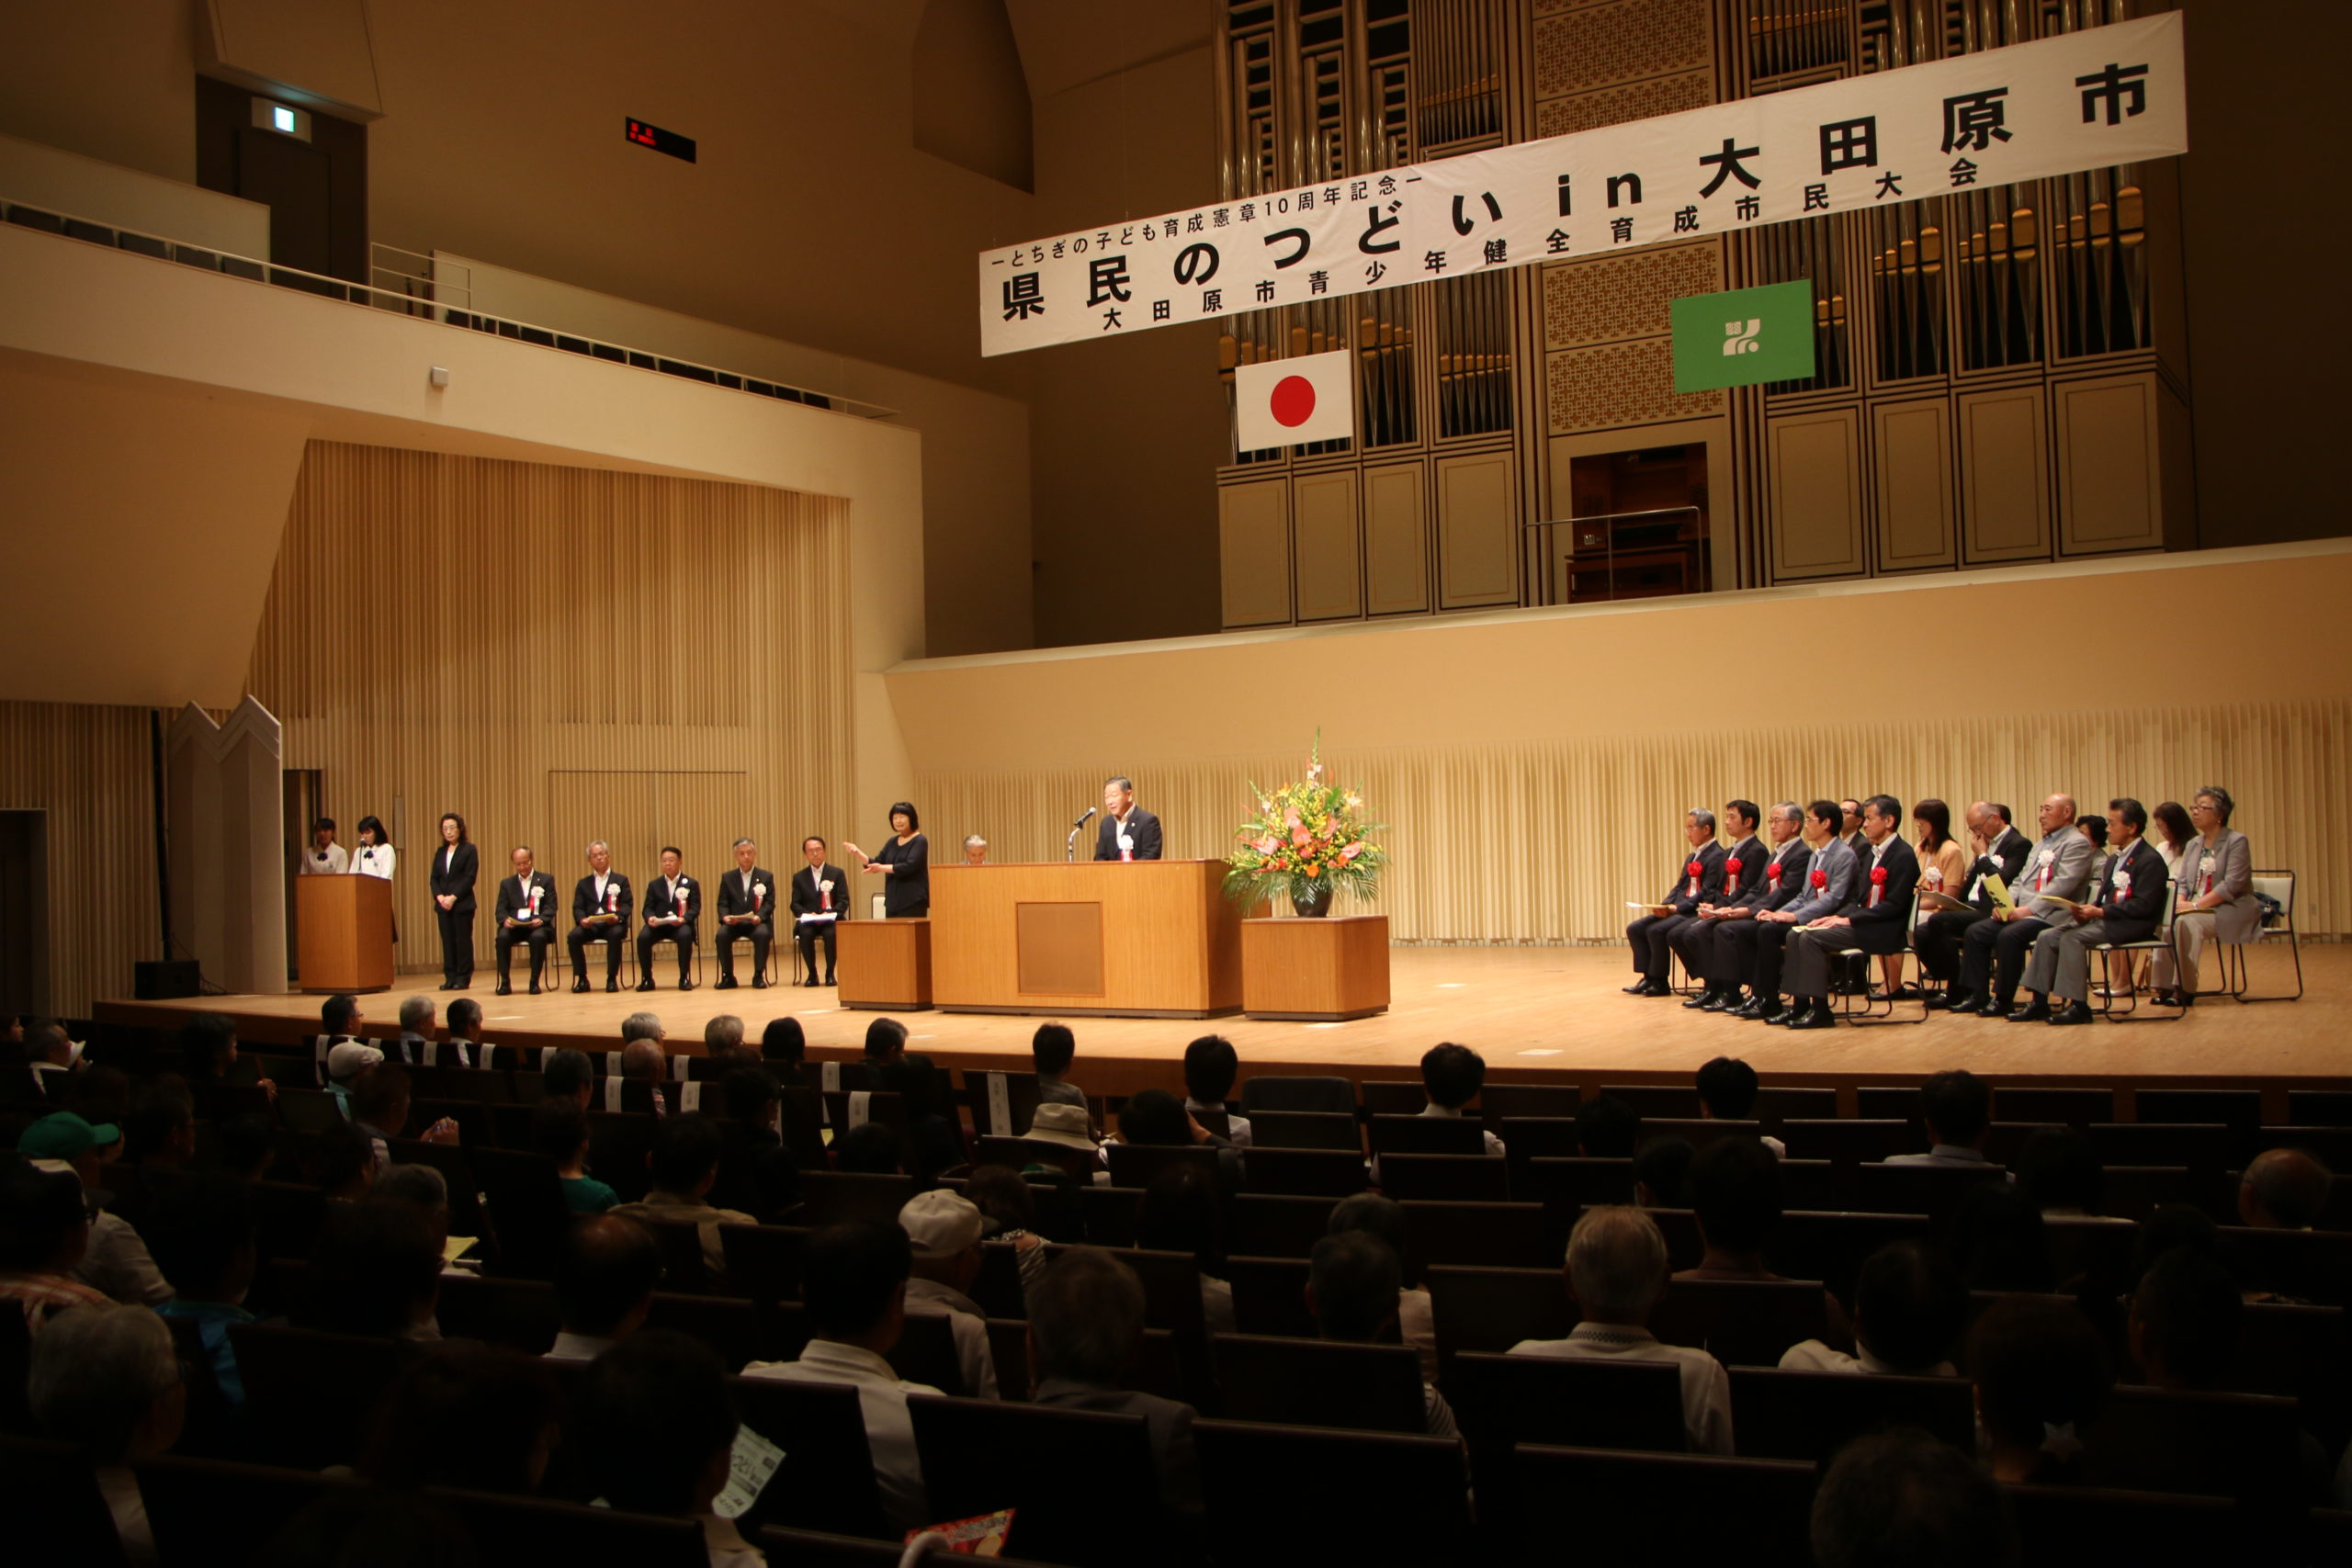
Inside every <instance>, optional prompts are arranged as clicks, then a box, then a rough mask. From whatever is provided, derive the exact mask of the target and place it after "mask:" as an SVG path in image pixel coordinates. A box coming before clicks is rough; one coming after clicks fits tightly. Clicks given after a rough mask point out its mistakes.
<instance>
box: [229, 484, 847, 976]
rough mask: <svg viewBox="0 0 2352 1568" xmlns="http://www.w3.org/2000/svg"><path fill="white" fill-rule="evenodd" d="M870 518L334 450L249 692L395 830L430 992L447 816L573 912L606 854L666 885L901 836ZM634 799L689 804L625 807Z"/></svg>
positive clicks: (747, 489) (346, 797)
mask: <svg viewBox="0 0 2352 1568" xmlns="http://www.w3.org/2000/svg"><path fill="white" fill-rule="evenodd" d="M847 513H848V508H847V505H846V503H845V502H841V501H838V500H835V499H832V498H829V497H821V496H809V495H798V494H794V493H791V492H789V491H776V490H766V489H762V488H759V487H756V486H751V485H733V484H719V483H710V482H705V481H700V480H694V479H667V478H660V477H654V476H649V475H639V474H625V473H612V472H605V471H599V470H591V469H581V468H557V467H551V466H547V465H540V464H531V463H511V462H494V461H489V460H485V459H480V458H471V457H449V456H446V455H441V454H435V453H425V452H410V451H395V450H391V449H388V448H382V447H371V446H346V445H342V444H338V443H331V442H313V443H312V444H311V447H310V449H309V452H308V454H307V455H306V457H305V458H304V461H303V465H302V474H301V478H300V480H299V481H298V483H297V485H296V487H295V494H294V502H293V507H292V510H291V513H290V515H289V516H288V521H287V526H286V536H285V540H284V542H283V544H282V545H281V546H280V547H279V552H278V558H277V570H276V572H275V574H274V575H273V577H272V579H271V582H270V590H269V596H268V600H267V602H266V604H265V606H264V608H263V611H262V618H261V626H260V631H259V635H258V637H256V639H255V642H254V657H253V667H252V671H251V674H250V676H249V680H248V684H249V687H250V689H251V691H252V692H253V694H254V696H255V697H257V698H258V699H259V700H260V701H261V703H262V704H263V705H264V706H266V707H267V708H268V709H269V710H270V711H271V712H272V713H274V714H275V715H277V717H278V719H279V721H280V722H281V723H283V724H284V726H285V740H286V750H285V765H286V766H287V767H288V768H317V769H319V770H320V771H321V777H322V787H323V790H324V796H325V806H326V809H327V811H328V813H329V814H330V815H332V816H334V817H335V818H338V819H339V820H341V821H343V822H345V823H346V824H347V823H349V822H351V821H353V820H355V819H356V818H358V817H360V816H361V815H362V814H364V813H368V812H374V813H375V814H377V815H378V816H379V817H382V818H384V819H385V821H386V822H387V823H388V824H389V825H390V830H391V832H392V834H393V838H394V842H395V843H396V844H397V845H398V847H399V848H400V849H401V852H402V861H401V876H400V879H399V884H398V886H396V888H395V890H394V900H395V908H396V911H397V914H398V918H399V920H400V926H401V932H402V936H403V941H402V944H401V964H402V966H403V967H404V968H411V969H420V968H424V969H429V968H431V967H432V966H434V965H435V964H437V962H438V958H437V954H436V953H435V949H434V945H433V937H432V931H433V921H432V916H431V908H430V902H429V899H428V897H427V894H426V891H425V882H424V869H425V858H426V856H427V855H428V854H429V853H430V851H431V847H432V844H433V841H434V835H435V822H436V820H437V818H439V816H440V814H441V813H442V812H443V811H445V810H455V811H457V812H458V813H460V814H461V815H463V816H464V817H465V818H467V821H468V823H469V827H470V829H471V830H472V834H473V837H474V839H475V840H476V841H477V842H478V843H479V844H480V845H481V850H482V861H483V874H484V877H485V880H486V881H487V879H488V878H489V877H491V876H492V875H503V874H504V864H505V856H506V853H507V852H508V851H509V850H511V849H512V848H513V847H514V846H515V844H517V843H524V842H527V843H529V844H531V845H532V846H533V848H534V849H535V850H536V851H537V852H538V858H539V863H540V865H541V866H542V867H543V868H545V869H546V870H548V872H550V873H551V874H554V876H555V877H556V879H557V882H558V884H559V885H560V886H562V887H563V888H565V889H566V890H568V889H569V888H570V886H571V880H572V879H574V878H576V877H578V876H579V875H580V874H581V872H580V867H581V865H582V858H581V856H582V846H583V845H584V843H585V841H586V840H588V839H589V838H592V837H601V838H605V839H607V840H612V842H613V844H614V850H615V863H616V865H618V866H619V867H620V869H622V870H623V871H626V872H627V873H628V874H629V875H630V877H631V878H632V879H634V880H635V881H637V882H638V883H639V885H642V884H643V882H644V881H645V879H646V878H647V877H649V876H650V875H651V874H653V873H654V871H655V870H656V869H657V868H656V867H655V866H654V865H653V863H652V862H651V857H650V852H649V851H650V847H651V846H652V845H655V844H658V843H659V842H660V841H661V840H662V839H663V838H667V839H668V840H671V841H673V842H675V843H677V844H678V845H679V846H680V847H681V848H683V849H684V850H685V852H686V856H687V860H688V863H689V864H691V865H694V866H696V867H698V868H700V869H701V870H703V871H705V872H715V871H716V870H718V868H719V867H720V866H722V865H725V864H727V863H728V852H727V846H728V844H729V842H730V841H731V840H733V839H734V838H735V837H736V836H737V835H739V834H742V833H749V834H751V835H752V836H753V837H754V838H757V839H759V840H761V844H762V848H763V853H767V854H769V855H770V857H771V860H772V861H773V862H774V863H779V864H781V863H785V859H784V857H783V856H780V855H777V854H776V853H775V849H774V848H772V846H775V847H780V848H782V849H785V850H788V849H789V847H790V846H791V845H792V844H793V843H794V842H796V841H797V840H798V839H799V837H800V836H801V834H803V833H805V832H819V833H823V834H824V835H825V836H826V837H828V838H831V839H836V840H838V839H840V838H842V837H845V836H847V837H854V836H855V835H856V834H857V833H858V832H860V831H864V832H866V833H875V832H878V831H879V830H880V829H881V825H880V824H878V823H860V822H854V821H853V820H851V818H850V811H851V801H852V799H853V793H852V792H853V790H854V783H855V781H854V776H853V766H852V754H851V747H850V714H849V627H850V615H851V610H850V595H849V537H848V529H849V524H848V515H847ZM614 773H628V774H641V773H651V774H658V775H662V776H663V777H664V778H668V779H674V780H675V783H674V784H672V785H671V786H669V787H663V784H662V780H660V779H657V780H656V781H654V783H652V784H649V785H646V786H644V788H645V789H646V790H648V791H649V792H650V793H648V794H639V785H638V784H635V783H632V782H629V781H626V780H616V781H614V782H613V788H612V790H611V792H610V793H609V794H607V795H599V794H598V789H599V785H600V783H601V781H600V780H598V779H597V778H596V777H595V775H600V774H614ZM679 775H684V776H683V777H680V776H679ZM649 813H650V821H649V820H648V819H647V814H649ZM345 836H346V837H348V836H349V835H348V833H347V832H346V835H345ZM624 844H627V845H628V846H629V847H628V849H626V850H625V849H624V848H623V846H624ZM640 856H642V857H643V858H639V857H640ZM487 892H488V888H487V886H485V888H484V893H485V895H486V894H487ZM487 909H488V905H487V902H485V904H484V915H483V917H482V918H481V920H480V921H479V923H478V925H477V927H476V937H477V942H478V945H479V946H480V947H481V950H482V952H483V953H485V954H486V953H488V952H489V946H490V941H491V934H492V933H491V923H490V920H489V919H488V916H487Z"/></svg>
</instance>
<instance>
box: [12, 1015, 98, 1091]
mask: <svg viewBox="0 0 2352 1568" xmlns="http://www.w3.org/2000/svg"><path fill="white" fill-rule="evenodd" d="M25 1059H26V1061H28V1063H30V1064H31V1066H32V1069H33V1087H34V1089H36V1090H37V1091H38V1092H39V1093H40V1096H41V1098H42V1099H44V1100H48V1101H49V1102H50V1103H51V1105H62V1104H64V1103H65V1101H66V1098H67V1094H68V1087H69V1086H70V1085H71V1083H72V1082H73V1079H74V1075H75V1074H76V1073H77V1072H78V1071H80V1069H81V1068H82V1067H83V1066H84V1065H85V1064H84V1063H83V1060H82V1047H81V1046H80V1045H78V1044H76V1043H74V1042H73V1041H72V1040H69V1039H67V1038H66V1035H65V1031H64V1030H63V1029H62V1027H60V1026H59V1025H57V1024H54V1023H49V1022H41V1023H36V1024H34V1025H33V1026H32V1027H31V1028H29V1029H28V1030H26V1031H25Z"/></svg>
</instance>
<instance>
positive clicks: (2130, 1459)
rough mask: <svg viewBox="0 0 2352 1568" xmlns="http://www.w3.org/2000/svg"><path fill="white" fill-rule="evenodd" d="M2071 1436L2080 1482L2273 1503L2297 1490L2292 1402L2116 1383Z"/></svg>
mask: <svg viewBox="0 0 2352 1568" xmlns="http://www.w3.org/2000/svg"><path fill="white" fill-rule="evenodd" d="M2076 1436H2077V1437H2079V1438H2081V1440H2082V1444H2083V1474H2084V1479H2085V1480H2086V1481H2088V1482H2089V1483H2092V1484H2094V1485H2098V1486H2115V1487H2122V1488H2126V1489H2130V1490H2136V1491H2143V1492H2171V1493H2190V1494H2195V1495H2199V1496H2216V1497H2234V1498H2237V1499H2240V1500H2241V1501H2245V1502H2249V1503H2255V1504H2259V1505H2265V1506H2283V1505H2285V1504H2286V1503H2288V1502H2289V1501H2290V1500H2299V1499H2300V1495H2301V1454H2300V1444H2301V1435H2300V1427H2299V1417H2298V1412H2297V1407H2296V1404H2295V1402H2294V1401H2293V1400H2291V1399H2280V1398H2277V1397H2275V1396H2273V1395H2269V1394H2255V1393H2187V1392H2177V1391H2167V1390H2159V1389H2153V1388H2141V1387H2135V1386H2132V1385H2129V1384H2125V1385H2120V1386H2118V1387H2117V1388H2116V1389H2115V1391H2114V1393H2112V1394H2111V1395H2110V1396H2109V1399H2108V1402H2107V1404H2106V1405H2105V1407H2104V1408H2102V1409H2101V1410H2100V1411H2099V1413H2098V1415H2097V1416H2093V1417H2091V1419H2089V1420H2088V1421H2086V1422H2084V1423H2083V1424H2082V1426H2081V1427H2080V1428H2079V1429H2078V1431H2077V1433H2076Z"/></svg>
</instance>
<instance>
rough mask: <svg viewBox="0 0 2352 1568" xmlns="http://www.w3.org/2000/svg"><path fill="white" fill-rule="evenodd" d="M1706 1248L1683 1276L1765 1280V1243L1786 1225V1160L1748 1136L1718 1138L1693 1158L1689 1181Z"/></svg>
mask: <svg viewBox="0 0 2352 1568" xmlns="http://www.w3.org/2000/svg"><path fill="white" fill-rule="evenodd" d="M1685 1186H1686V1190H1687V1191H1688V1193H1689V1195H1690V1199H1691V1216H1692V1218H1693V1219H1695V1220H1696V1221H1697V1223H1698V1226H1699V1243H1700V1246H1701V1247H1702V1249H1703V1250H1702V1253H1701V1256H1700V1258H1699V1262H1698V1266H1697V1267H1695V1268H1691V1269H1683V1270H1682V1271H1681V1272H1679V1273H1678V1274H1676V1275H1675V1276H1674V1277H1675V1278H1676V1279H1678V1280H1779V1279H1780V1278H1781V1276H1780V1275H1778V1274H1775V1273H1773V1272H1772V1271H1771V1270H1770V1269H1767V1268H1765V1267H1764V1243H1765V1241H1766V1239H1767V1238H1768V1237H1770V1235H1771V1234H1772V1231H1773V1229H1774V1227H1776V1226H1778V1225H1779V1224H1780V1223H1781V1162H1780V1161H1779V1160H1777V1159H1775V1158H1773V1157H1772V1156H1771V1155H1770V1153H1769V1152H1768V1151H1767V1150H1766V1149H1765V1147H1764V1145H1761V1144H1758V1143H1756V1142H1754V1141H1752V1140H1750V1139H1747V1138H1717V1139H1716V1140H1715V1141H1714V1142H1713V1143H1712V1144H1709V1145H1707V1146H1706V1147H1705V1148H1703V1149H1701V1150H1700V1151H1699V1153H1698V1154H1697V1156H1694V1157H1693V1158H1692V1159H1691V1174H1690V1179H1689V1180H1688V1182H1687V1183H1686V1184H1685Z"/></svg>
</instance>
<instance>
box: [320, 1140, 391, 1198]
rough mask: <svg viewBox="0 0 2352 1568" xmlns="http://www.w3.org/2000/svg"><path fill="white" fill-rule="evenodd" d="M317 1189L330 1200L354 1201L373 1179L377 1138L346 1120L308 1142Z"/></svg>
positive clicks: (362, 1193) (361, 1196) (361, 1194)
mask: <svg viewBox="0 0 2352 1568" xmlns="http://www.w3.org/2000/svg"><path fill="white" fill-rule="evenodd" d="M310 1156H311V1166H312V1168H313V1169H314V1170H315V1171H316V1172H317V1176H318V1186H319V1190H321V1191H322V1192H323V1193H325V1194H326V1196H327V1201H329V1202H331V1203H356V1202H357V1201H359V1200H360V1199H362V1198H365V1197H366V1196H367V1195H368V1188H369V1187H371V1186H373V1185H374V1184H375V1181H376V1142H375V1140H374V1139H372V1138H370V1137H369V1136H368V1134H365V1133H363V1132H361V1131H360V1130H359V1129H358V1128H356V1127H355V1126H353V1125H352V1124H351V1123H350V1122H336V1123H335V1124H334V1126H332V1127H330V1128H328V1129H327V1130H326V1131H325V1132H323V1133H321V1134H319V1135H318V1139H317V1141H316V1142H315V1143H313V1144H312V1145H311V1149H310Z"/></svg>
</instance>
